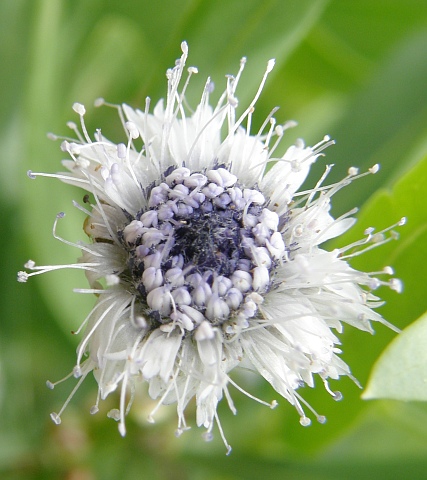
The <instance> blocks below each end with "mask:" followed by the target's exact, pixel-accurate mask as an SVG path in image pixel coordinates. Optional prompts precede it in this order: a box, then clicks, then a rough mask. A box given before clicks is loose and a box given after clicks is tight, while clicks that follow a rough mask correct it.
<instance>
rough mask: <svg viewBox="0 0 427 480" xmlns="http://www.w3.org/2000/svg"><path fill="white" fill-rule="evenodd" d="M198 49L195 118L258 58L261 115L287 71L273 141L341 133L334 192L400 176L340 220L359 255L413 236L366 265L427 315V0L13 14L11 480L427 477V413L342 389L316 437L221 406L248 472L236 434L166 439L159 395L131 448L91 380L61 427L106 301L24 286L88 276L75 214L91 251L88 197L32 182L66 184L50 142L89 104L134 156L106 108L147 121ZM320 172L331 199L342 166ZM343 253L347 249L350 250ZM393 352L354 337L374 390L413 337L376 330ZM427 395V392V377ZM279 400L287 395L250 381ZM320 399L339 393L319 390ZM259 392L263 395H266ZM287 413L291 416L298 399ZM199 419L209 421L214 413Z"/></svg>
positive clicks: (281, 415) (276, 1) (276, 98)
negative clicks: (380, 361)
mask: <svg viewBox="0 0 427 480" xmlns="http://www.w3.org/2000/svg"><path fill="white" fill-rule="evenodd" d="M184 39H185V40H187V42H188V44H189V47H190V57H189V65H196V66H197V67H198V68H199V74H198V76H197V77H195V78H194V81H192V85H191V86H190V90H189V95H188V97H189V102H190V104H192V105H195V104H196V102H197V98H198V96H199V95H200V92H201V89H202V85H203V84H204V82H205V79H206V77H207V76H208V75H210V76H211V77H212V78H213V80H214V81H215V84H216V86H217V88H216V93H217V95H219V92H220V91H221V90H222V88H223V86H224V85H225V80H224V75H225V74H227V73H236V72H237V70H238V65H239V59H240V57H241V56H243V55H245V56H247V57H248V63H247V69H246V70H245V72H244V75H243V78H242V80H241V83H240V86H239V89H238V92H237V94H238V97H239V99H240V105H241V106H242V108H244V106H245V105H246V104H247V102H248V101H250V99H251V97H252V96H253V94H254V92H255V90H256V88H257V84H258V82H259V81H260V78H261V76H262V74H263V71H264V69H265V65H266V62H267V61H268V59H269V58H272V57H275V58H276V68H275V69H274V71H273V72H272V74H271V75H270V77H269V80H268V82H267V86H266V88H265V90H264V92H263V95H262V97H261V100H260V101H259V103H258V104H257V109H256V113H255V122H256V123H257V124H258V125H260V124H261V123H262V121H263V119H264V118H265V116H266V115H267V114H268V113H269V112H270V110H271V109H272V108H273V107H275V106H280V107H281V108H280V110H279V111H278V113H277V114H276V118H277V120H278V121H279V122H283V121H285V120H287V119H295V120H297V121H298V122H299V126H298V127H297V128H295V129H293V130H291V131H289V132H288V133H287V135H286V138H285V140H284V142H283V147H285V146H286V145H288V144H291V143H292V142H293V141H294V140H295V139H296V138H297V137H303V138H305V140H306V142H307V143H308V144H314V143H317V141H319V140H320V139H321V138H322V137H323V135H324V134H326V133H327V134H330V135H331V136H332V137H333V138H335V139H336V140H337V144H336V145H335V146H333V147H330V148H329V149H328V151H327V158H326V162H327V163H334V164H335V167H334V170H333V173H332V175H331V180H335V179H339V178H341V177H342V176H343V175H345V173H346V171H347V169H348V167H350V166H352V165H354V166H358V167H360V168H361V169H362V170H363V169H366V168H368V167H370V166H371V165H373V164H375V163H380V164H381V167H382V169H381V171H380V173H378V174H377V175H375V176H370V177H368V178H366V179H362V180H360V181H358V182H356V183H355V184H353V185H351V186H350V187H348V188H346V189H345V190H344V191H343V192H341V193H340V194H339V195H337V197H336V198H335V206H334V209H335V210H334V213H335V214H340V213H342V212H344V211H347V210H349V209H350V208H352V207H354V206H355V205H356V206H360V207H362V211H361V214H360V221H359V222H358V224H357V226H356V227H355V228H354V229H353V231H352V232H350V233H348V234H347V236H346V237H347V238H346V239H340V240H339V242H338V243H337V245H344V244H345V242H347V241H351V240H352V239H355V238H359V236H360V234H361V232H363V230H364V229H365V228H366V227H368V226H371V225H373V226H377V227H385V226H387V225H390V224H392V223H394V222H396V221H397V220H398V219H399V218H400V217H401V216H402V215H406V216H407V217H408V219H409V221H408V225H406V226H405V227H403V228H402V229H401V240H400V241H399V242H398V243H396V242H393V244H392V245H387V246H385V247H384V248H381V249H378V250H376V251H375V252H374V253H372V254H368V255H366V256H363V257H360V258H357V259H356V260H357V262H356V261H355V262H354V265H355V266H356V267H357V268H362V269H365V270H367V271H375V270H376V269H378V268H382V267H383V266H384V265H388V264H392V265H393V266H394V267H395V269H396V275H397V276H398V277H399V278H402V279H403V281H404V284H405V289H404V292H403V293H402V294H401V295H398V294H396V293H395V292H390V291H388V290H386V289H384V290H382V291H381V292H380V294H381V296H382V297H384V298H385V299H386V300H387V305H386V306H385V307H383V308H381V310H380V311H381V313H382V314H383V315H384V316H385V317H386V318H387V319H388V320H389V321H391V322H392V323H394V324H395V325H398V326H399V327H400V328H404V327H405V326H407V325H408V324H410V323H411V322H412V321H414V320H415V319H416V318H418V317H419V316H420V315H421V314H422V313H423V312H425V311H426V310H427V295H426V294H425V285H426V279H427V266H426V264H427V262H426V260H427V227H426V225H427V213H426V212H427V200H426V195H425V185H426V182H427V162H426V160H425V156H426V153H427V54H426V52H427V2H426V1H425V0H406V1H404V2H403V1H401V0H358V1H353V0H331V1H326V0H321V1H319V0H264V1H260V0H245V1H243V0H218V1H215V2H214V1H206V0H179V1H172V0H169V1H163V0H159V1H153V0H120V1H118V0H3V1H2V2H1V3H0V61H1V68H0V78H1V89H0V140H1V146H2V149H1V150H2V160H1V165H2V172H1V174H0V202H1V236H0V242H1V253H2V256H1V267H2V268H1V269H0V278H1V289H0V311H1V324H0V325H1V331H0V422H1V423H0V425H1V426H0V478H2V479H8V480H9V479H27V478H28V479H68V480H92V479H106V480H109V479H139V478H150V479H153V480H157V479H177V480H180V479H191V480H198V479H203V480H214V479H215V480H217V479H218V480H219V479H224V480H234V479H261V478H262V479H269V478H284V479H285V478H286V479H298V480H300V479H302V480H323V479H343V478H345V479H365V478H366V479H370V478H376V479H401V478H411V479H423V478H426V473H425V472H426V468H427V455H426V453H427V408H426V406H425V404H424V403H421V402H419V403H416V402H410V403H403V402H397V401H392V400H379V401H378V400H377V401H369V402H367V401H363V400H361V399H360V393H361V392H360V390H359V389H358V388H357V387H356V386H355V385H354V384H353V383H352V382H351V381H350V380H348V379H343V380H341V381H340V382H339V383H337V382H334V384H333V388H334V389H337V388H338V389H340V390H341V391H342V392H343V394H344V400H343V401H342V402H340V403H335V402H333V401H332V400H331V398H330V397H329V395H328V394H326V393H325V392H324V390H323V387H322V386H321V385H318V387H319V388H318V389H315V390H310V389H304V390H302V391H301V393H302V394H303V395H304V397H305V398H306V399H307V400H308V401H309V402H310V403H311V404H312V405H313V407H314V408H316V409H317V410H318V411H319V413H321V414H324V415H326V416H327V418H328V422H327V423H326V424H325V425H317V424H314V425H312V426H311V427H309V428H303V427H301V426H300V424H299V422H298V416H297V414H296V413H295V411H294V409H293V408H292V407H291V406H290V405H288V404H287V403H286V401H284V400H282V401H280V402H279V407H278V408H277V409H275V410H274V411H270V410H268V409H266V408H264V407H262V406H260V405H258V404H255V402H252V401H250V400H249V399H247V398H244V397H243V396H242V395H241V394H239V393H238V392H234V395H233V396H234V400H235V403H236V406H237V409H238V415H237V417H233V416H232V414H231V413H230V412H229V411H227V409H226V408H225V406H224V405H222V406H221V407H220V415H221V419H222V423H223V426H224V428H225V431H226V434H227V438H228V441H229V442H230V443H231V445H232V446H233V452H232V454H231V456H230V457H226V456H225V449H224V446H223V444H222V442H221V439H220V438H219V435H218V434H217V435H216V436H215V439H214V440H213V442H211V443H205V442H204V441H203V440H202V439H201V433H202V431H200V430H199V429H197V428H193V429H192V430H190V431H189V432H186V433H185V434H184V435H183V436H182V437H181V438H178V439H177V438H175V436H174V433H173V432H174V430H175V421H176V418H175V414H174V411H173V407H172V408H165V409H164V410H162V413H161V414H160V415H159V416H158V421H157V423H156V424H155V425H150V424H148V423H147V422H146V416H147V413H148V412H149V410H150V408H151V407H152V402H151V401H150V400H149V399H146V398H144V394H143V393H141V394H139V396H138V397H137V399H136V401H135V405H134V407H133V409H132V411H131V414H130V415H129V417H128V422H127V426H128V434H127V436H126V437H125V438H124V439H123V438H121V437H120V435H119V434H118V432H117V428H116V424H115V423H114V422H113V421H111V420H109V419H107V418H106V412H107V411H108V410H109V409H110V408H113V407H115V406H116V404H117V401H118V399H117V397H116V396H114V395H112V396H111V398H108V400H107V401H106V402H104V404H103V405H102V407H101V411H100V413H99V414H98V415H95V416H91V415H90V414H89V408H90V406H91V405H92V404H93V403H94V400H95V396H96V385H95V381H94V380H93V379H92V378H90V379H87V380H86V382H85V383H84V385H83V386H82V388H81V389H80V390H79V392H78V393H77V394H76V396H75V398H74V399H73V401H72V403H71V404H70V405H69V407H68V408H67V410H66V412H65V414H64V415H63V423H62V425H61V426H59V427H57V426H55V425H54V424H53V423H52V422H51V421H50V418H49V412H51V411H53V410H55V411H58V410H59V408H60V406H61V405H62V403H63V401H64V400H65V399H66V397H67V395H68V393H69V392H70V391H71V389H72V386H73V380H70V381H68V382H66V383H65V384H62V385H61V386H58V387H57V388H56V389H55V390H54V391H49V390H48V389H47V388H46V386H45V381H46V380H47V379H50V380H52V381H54V380H56V379H58V378H61V377H62V376H64V375H65V374H66V373H68V372H69V370H70V369H71V368H72V366H73V365H74V362H75V347H76V345H77V342H78V338H76V337H74V336H72V335H71V334H70V331H71V330H73V329H76V328H77V327H78V325H79V323H80V322H81V321H82V320H83V319H84V317H85V316H86V314H87V313H88V312H89V310H90V308H91V305H92V304H93V301H94V300H93V298H90V296H89V295H88V296H83V295H77V294H73V293H72V289H73V288H77V287H85V286H86V280H85V278H84V275H83V274H79V273H75V272H53V273H50V274H48V275H44V276H42V277H37V278H34V279H31V281H29V282H28V283H27V284H24V285H23V284H18V283H17V282H16V272H17V271H18V270H20V269H22V265H23V263H25V262H26V260H27V259H28V258H32V259H34V260H35V261H36V262H37V263H38V264H54V263H70V262H71V263H72V262H74V261H75V259H76V258H77V257H78V256H79V252H78V251H73V249H72V248H68V247H66V246H64V245H62V244H60V243H59V242H57V241H55V240H54V239H53V237H52V235H51V229H52V224H53V221H54V218H55V215H56V213H58V212H59V211H65V212H66V213H67V214H68V215H67V217H66V219H65V220H63V221H62V222H61V224H60V225H59V228H58V233H60V234H61V235H62V236H64V237H65V238H67V239H69V240H72V241H76V240H78V239H84V234H83V231H82V228H81V226H82V222H83V217H82V214H81V213H80V212H78V211H77V210H75V209H74V208H73V207H72V204H71V201H72V199H73V198H75V199H76V200H79V201H80V200H81V198H82V193H81V192H79V191H76V190H73V189H72V188H71V187H69V186H65V185H60V184H59V182H56V181H55V180H51V179H40V178H39V179H37V180H36V181H30V180H29V179H28V178H27V176H26V171H27V170H28V169H30V168H31V169H33V170H34V171H45V172H55V171H58V170H60V164H59V162H60V160H61V159H62V158H63V157H62V152H61V151H60V149H59V142H56V143H55V142H51V141H49V140H48V139H47V138H46V133H47V132H50V131H54V132H55V133H57V134H58V135H69V130H68V129H67V127H66V126H65V123H66V122H67V121H68V120H73V121H75V120H76V118H75V117H76V115H75V114H74V112H73V111H72V110H71V105H72V103H73V102H75V101H78V102H81V103H84V104H85V105H86V107H87V111H88V114H87V116H86V121H87V124H88V128H89V131H92V132H93V131H94V130H95V128H97V127H102V129H103V133H104V134H105V135H106V136H108V137H110V138H111V139H115V140H119V139H121V138H122V137H121V135H122V133H121V128H120V125H119V122H118V121H117V119H116V118H115V117H116V115H115V113H114V111H113V110H112V109H108V108H105V107H104V108H101V109H96V110H95V109H94V108H93V107H92V105H93V101H94V100H95V99H96V98H97V97H101V96H102V97H105V98H106V99H107V100H108V101H109V102H112V103H122V102H126V103H129V104H131V105H132V106H134V107H142V106H143V105H144V99H145V97H146V96H147V95H149V96H150V97H151V98H152V100H153V102H155V101H156V100H158V99H159V98H161V97H162V96H164V94H165V91H166V82H165V70H166V68H168V67H169V66H171V65H173V62H174V60H175V58H177V57H178V56H179V55H180V49H179V45H180V42H181V41H182V40H184ZM318 163H319V165H316V166H315V168H314V169H313V170H314V171H313V174H312V176H311V177H310V179H309V182H311V183H313V182H314V181H315V179H316V178H318V176H319V174H320V173H321V172H322V171H323V168H324V161H323V160H322V159H320V160H319V161H318ZM331 247H332V246H331ZM376 331H377V333H376V335H375V336H373V337H371V336H369V335H368V334H362V333H360V332H355V331H351V329H350V328H346V329H345V332H344V335H343V350H344V354H343V358H344V359H345V361H347V362H348V363H349V364H350V366H351V368H352V371H353V373H354V375H355V376H356V377H357V378H358V379H359V380H360V382H361V383H362V385H364V386H365V385H366V382H367V379H368V377H369V372H370V371H371V369H372V366H373V364H374V362H375V360H376V359H377V358H378V357H379V355H380V354H381V352H382V351H383V349H384V348H385V346H386V345H387V344H388V343H389V342H390V341H391V339H392V338H393V337H394V336H395V334H394V333H393V332H391V331H389V330H387V329H386V328H385V327H383V326H381V325H378V326H376ZM422 380H423V381H424V379H422ZM242 381H243V383H245V382H246V385H247V386H248V388H250V389H251V391H253V392H254V393H256V394H257V395H259V396H262V397H263V398H266V399H269V400H271V399H273V398H277V395H274V392H272V391H271V389H270V388H269V387H267V386H266V385H263V384H262V383H261V382H260V383H257V382H256V381H253V379H243V380H242ZM319 383H320V382H319ZM248 384H249V385H248ZM278 400H280V399H278ZM193 413H194V412H192V411H191V408H190V411H189V414H188V418H189V421H190V423H192V424H193V425H194V423H193V422H192V420H193V418H194V416H193Z"/></svg>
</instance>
